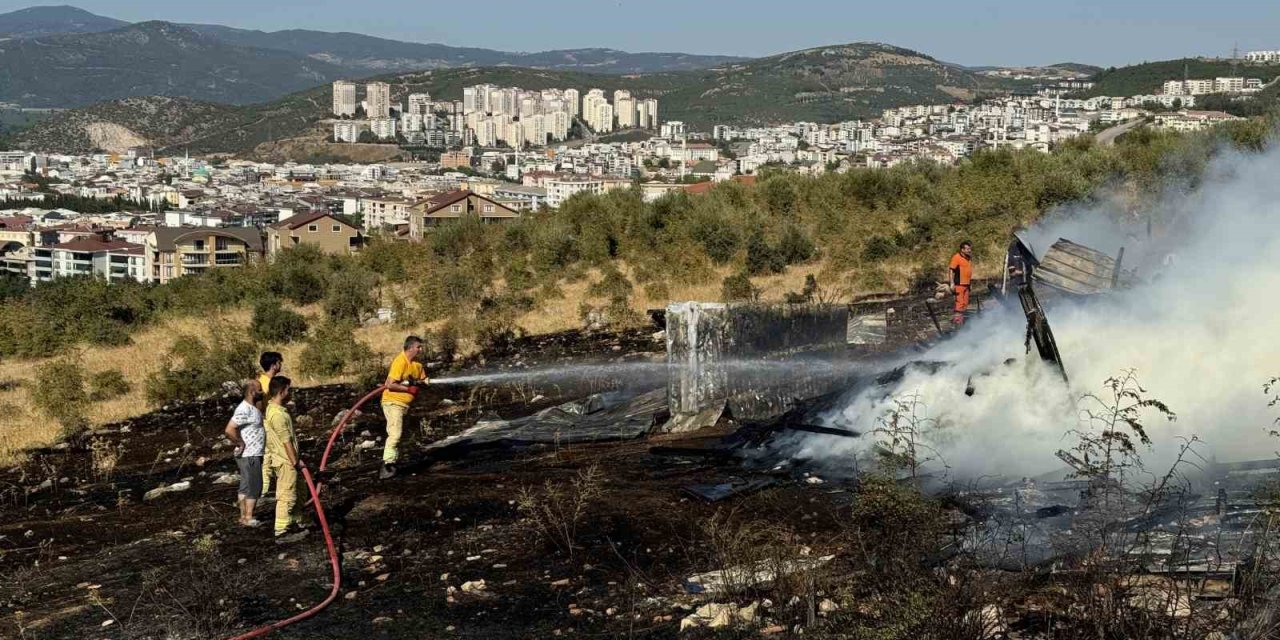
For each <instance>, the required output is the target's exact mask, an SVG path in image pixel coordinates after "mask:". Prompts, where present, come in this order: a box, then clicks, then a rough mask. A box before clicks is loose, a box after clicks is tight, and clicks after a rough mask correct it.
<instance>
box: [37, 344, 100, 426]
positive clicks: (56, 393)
mask: <svg viewBox="0 0 1280 640" xmlns="http://www.w3.org/2000/svg"><path fill="white" fill-rule="evenodd" d="M31 402H32V404H34V405H35V406H36V408H37V409H39V410H40V411H41V412H42V413H44V414H45V415H46V416H49V417H50V418H52V419H54V420H56V421H57V422H58V424H59V425H61V426H62V429H63V433H64V434H72V433H76V432H79V431H82V430H84V429H86V428H87V427H88V426H89V419H88V418H87V417H86V416H85V411H86V410H87V409H88V408H89V395H88V394H87V393H85V390H84V374H83V373H82V372H81V365H80V364H79V363H78V362H75V361H73V360H70V359H66V360H59V361H57V362H52V363H48V364H46V365H44V366H41V367H39V368H38V369H37V371H36V379H35V387H34V388H33V389H32V390H31Z"/></svg>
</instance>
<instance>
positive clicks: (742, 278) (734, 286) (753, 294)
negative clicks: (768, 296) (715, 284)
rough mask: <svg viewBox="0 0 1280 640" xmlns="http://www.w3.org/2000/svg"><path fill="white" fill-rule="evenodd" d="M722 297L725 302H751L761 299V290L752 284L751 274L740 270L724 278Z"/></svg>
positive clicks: (721, 290)
mask: <svg viewBox="0 0 1280 640" xmlns="http://www.w3.org/2000/svg"><path fill="white" fill-rule="evenodd" d="M720 299H721V300H722V301H724V302H750V301H754V300H759V299H760V290H759V289H757V288H756V287H755V285H753V284H751V276H749V275H747V273H746V272H745V271H739V272H738V273H735V274H733V275H731V276H728V277H726V278H725V279H724V283H723V284H722V285H721V288H720Z"/></svg>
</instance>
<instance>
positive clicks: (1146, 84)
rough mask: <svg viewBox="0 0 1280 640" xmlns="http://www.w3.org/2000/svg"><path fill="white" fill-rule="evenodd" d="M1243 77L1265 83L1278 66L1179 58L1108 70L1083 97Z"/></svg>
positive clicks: (1140, 92)
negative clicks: (1167, 83) (1177, 82)
mask: <svg viewBox="0 0 1280 640" xmlns="http://www.w3.org/2000/svg"><path fill="white" fill-rule="evenodd" d="M1184 73H1185V77H1188V78H1217V77H1221V76H1244V77H1246V78H1262V79H1263V81H1265V82H1269V81H1270V80H1271V79H1273V78H1275V77H1276V76H1277V75H1280V65H1255V64H1246V63H1244V62H1239V61H1233V60H1222V59H1205V58H1183V59H1181V60H1164V61H1160V62H1144V63H1142V64H1135V65H1130V66H1127V67H1119V68H1116V67H1111V68H1108V69H1104V70H1102V71H1099V72H1098V73H1097V74H1095V75H1094V76H1093V81H1094V85H1093V88H1092V89H1090V90H1089V91H1087V92H1085V93H1084V94H1083V95H1085V96H1133V95H1144V94H1151V93H1155V92H1156V91H1158V90H1160V89H1161V87H1162V86H1163V85H1164V83H1165V81H1166V80H1181V79H1182V78H1183V77H1184Z"/></svg>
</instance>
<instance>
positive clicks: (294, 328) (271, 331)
mask: <svg viewBox="0 0 1280 640" xmlns="http://www.w3.org/2000/svg"><path fill="white" fill-rule="evenodd" d="M249 332H250V334H252V335H253V337H254V338H255V339H257V340H260V341H262V342H268V343H288V342H293V341H294V340H299V339H301V338H304V337H306V335H307V319H306V318H305V317H303V315H302V314H300V313H298V312H296V311H293V310H292V309H286V308H285V307H284V305H282V304H281V303H280V301H279V300H276V299H274V298H272V299H270V300H264V301H262V302H259V303H258V304H256V305H254V307H253V321H252V323H251V324H250V325H249Z"/></svg>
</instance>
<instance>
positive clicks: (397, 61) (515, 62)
mask: <svg viewBox="0 0 1280 640" xmlns="http://www.w3.org/2000/svg"><path fill="white" fill-rule="evenodd" d="M185 26H187V27H190V28H191V29H194V30H196V31H198V32H200V33H204V34H206V35H209V36H213V37H215V38H218V39H219V40H222V41H223V42H226V43H228V44H235V45H239V46H246V47H259V48H263V49H280V50H283V51H291V52H293V53H298V54H301V55H305V56H310V57H313V58H316V59H318V60H324V61H326V62H330V63H332V64H335V65H338V66H342V67H344V68H347V69H350V70H352V71H355V72H363V73H364V74H366V75H367V74H372V73H386V72H389V71H411V70H420V69H438V68H449V67H497V66H513V67H531V68H535V69H556V70H572V71H592V72H596V73H646V72H653V71H685V70H690V69H705V68H707V67H714V66H718V65H722V64H728V63H732V62H739V61H741V60H743V58H737V57H733V56H706V55H692V54H686V53H628V52H626V51H618V50H615V49H566V50H558V51H542V52H538V53H509V52H506V51H495V50H493V49H479V48H472V47H451V46H448V45H443V44H424V43H418V42H402V41H399V40H388V39H386V38H377V37H374V36H367V35H363V34H359V33H346V32H342V33H330V32H327V31H309V30H305V29H290V30H286V31H253V30H248V29H235V28H232V27H224V26H221V25H207V24H191V25H185Z"/></svg>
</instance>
